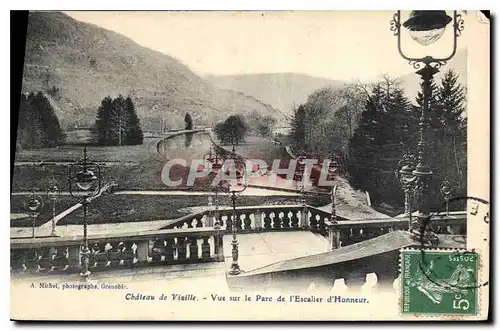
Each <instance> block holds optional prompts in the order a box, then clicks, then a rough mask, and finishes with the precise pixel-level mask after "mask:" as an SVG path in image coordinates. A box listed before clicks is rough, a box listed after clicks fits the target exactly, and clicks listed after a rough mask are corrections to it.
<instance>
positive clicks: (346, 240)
mask: <svg viewBox="0 0 500 331" xmlns="http://www.w3.org/2000/svg"><path fill="white" fill-rule="evenodd" d="M350 236H351V229H342V230H340V245H341V246H342V247H343V246H348V245H350V244H351V242H350V240H351V239H350Z"/></svg>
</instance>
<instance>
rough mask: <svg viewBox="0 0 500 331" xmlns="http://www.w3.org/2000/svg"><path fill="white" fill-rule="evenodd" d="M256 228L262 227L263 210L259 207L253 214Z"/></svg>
mask: <svg viewBox="0 0 500 331" xmlns="http://www.w3.org/2000/svg"><path fill="white" fill-rule="evenodd" d="M253 219H254V227H255V230H257V231H258V230H260V229H262V212H261V211H260V210H259V209H257V210H256V211H255V213H254V215H253Z"/></svg>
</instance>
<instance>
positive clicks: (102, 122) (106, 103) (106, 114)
mask: <svg viewBox="0 0 500 331" xmlns="http://www.w3.org/2000/svg"><path fill="white" fill-rule="evenodd" d="M112 103H113V100H112V99H111V97H110V96H109V95H108V96H107V97H105V98H104V99H103V100H102V101H101V106H99V108H98V109H97V117H96V121H95V126H94V135H95V138H96V143H97V144H98V145H110V144H111V143H110V142H111V140H112V139H111V136H112V134H111V131H112V126H113V124H112V123H111V121H110V113H111V104H112Z"/></svg>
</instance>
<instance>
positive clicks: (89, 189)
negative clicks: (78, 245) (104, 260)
mask: <svg viewBox="0 0 500 331" xmlns="http://www.w3.org/2000/svg"><path fill="white" fill-rule="evenodd" d="M94 172H97V176H96V175H95V174H94ZM73 183H76V186H77V188H75V187H74V185H73ZM68 188H69V193H70V194H71V196H72V197H74V198H77V199H80V201H81V204H82V208H83V249H82V257H83V267H82V272H81V273H80V276H82V277H87V276H89V275H90V271H89V260H90V250H89V243H88V238H87V225H88V224H87V208H88V205H89V204H90V200H91V199H92V198H94V197H96V196H97V195H98V194H99V192H100V191H101V168H100V167H99V165H98V164H97V163H94V162H91V161H90V160H89V159H88V157H87V146H85V147H84V149H83V158H82V159H81V160H79V161H77V162H75V163H73V164H71V165H70V167H69V174H68ZM75 189H76V190H75Z"/></svg>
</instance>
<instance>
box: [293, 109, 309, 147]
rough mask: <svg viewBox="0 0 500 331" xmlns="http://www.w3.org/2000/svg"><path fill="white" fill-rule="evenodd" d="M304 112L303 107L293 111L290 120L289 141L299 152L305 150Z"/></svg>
mask: <svg viewBox="0 0 500 331" xmlns="http://www.w3.org/2000/svg"><path fill="white" fill-rule="evenodd" d="M305 119H306V110H305V108H304V106H303V105H300V106H299V107H298V108H297V109H295V111H294V114H293V118H292V123H291V126H292V130H291V132H290V140H291V142H292V145H293V146H294V147H295V148H296V149H299V150H302V149H305V148H306V122H305Z"/></svg>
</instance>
